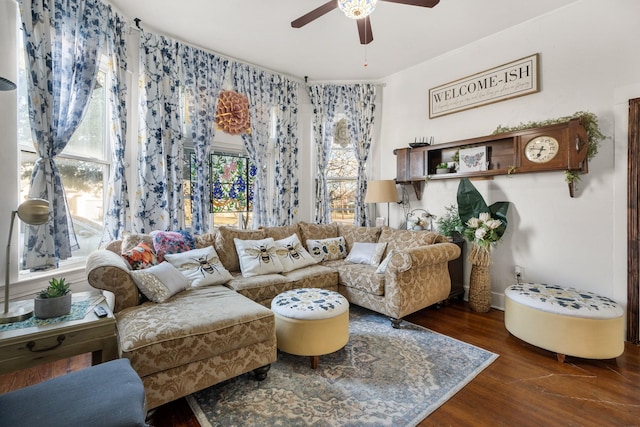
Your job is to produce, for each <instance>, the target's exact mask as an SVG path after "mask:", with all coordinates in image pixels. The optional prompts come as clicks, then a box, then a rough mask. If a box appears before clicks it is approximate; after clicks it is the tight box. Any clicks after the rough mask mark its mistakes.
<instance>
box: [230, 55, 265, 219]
mask: <svg viewBox="0 0 640 427" xmlns="http://www.w3.org/2000/svg"><path fill="white" fill-rule="evenodd" d="M232 76H233V85H234V88H235V90H236V91H238V92H240V93H242V94H244V95H247V97H248V98H249V111H250V114H251V134H250V135H247V134H246V133H245V134H242V141H243V142H244V146H245V148H246V149H247V154H248V155H249V158H250V159H251V161H252V162H253V164H254V165H256V166H257V168H258V171H257V173H256V180H255V182H254V195H253V224H252V226H253V228H257V227H259V226H269V225H271V224H270V222H269V215H268V212H269V209H268V199H267V179H268V165H267V163H266V162H265V159H268V158H269V138H270V129H271V108H272V106H273V105H274V97H273V93H274V91H273V86H274V78H275V76H274V75H273V74H271V73H268V72H266V71H264V70H260V69H257V68H254V67H251V66H249V65H246V64H241V63H237V62H234V63H233V65H232Z"/></svg>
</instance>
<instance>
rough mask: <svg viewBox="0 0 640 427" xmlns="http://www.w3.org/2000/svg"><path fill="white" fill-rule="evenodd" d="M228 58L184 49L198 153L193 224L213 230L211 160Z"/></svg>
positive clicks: (198, 228) (188, 104)
mask: <svg viewBox="0 0 640 427" xmlns="http://www.w3.org/2000/svg"><path fill="white" fill-rule="evenodd" d="M227 65H228V61H227V60H226V59H221V58H219V57H217V56H215V55H213V54H211V53H208V52H204V51H202V50H200V49H196V48H193V47H190V46H184V47H183V51H182V67H183V78H184V87H185V102H186V107H187V108H186V110H187V112H188V119H187V121H188V122H189V125H190V128H191V137H192V140H193V149H194V155H195V160H196V161H195V183H194V185H193V188H192V189H191V194H192V200H191V206H192V208H191V211H192V215H193V216H192V220H191V228H192V231H193V232H194V233H195V234H203V233H206V232H208V231H209V205H210V203H211V200H210V197H209V194H210V192H209V182H210V180H209V170H208V168H207V161H208V159H209V154H210V153H211V143H212V141H213V138H214V136H215V114H216V105H217V103H218V98H219V96H220V89H221V87H222V83H223V80H224V76H225V74H226V70H227Z"/></svg>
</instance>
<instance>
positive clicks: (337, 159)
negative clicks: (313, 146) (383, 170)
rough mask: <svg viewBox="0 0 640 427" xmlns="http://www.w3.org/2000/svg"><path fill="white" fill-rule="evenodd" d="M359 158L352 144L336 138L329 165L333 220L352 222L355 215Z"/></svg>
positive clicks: (329, 187) (328, 183) (330, 201)
mask: <svg viewBox="0 0 640 427" xmlns="http://www.w3.org/2000/svg"><path fill="white" fill-rule="evenodd" d="M357 174H358V160H357V159H356V156H355V153H354V152H353V147H352V146H351V144H349V143H348V140H347V143H345V141H344V140H340V141H338V140H334V143H333V145H332V147H331V156H330V157H329V163H328V166H327V187H328V192H329V208H330V209H331V220H332V221H337V222H348V223H352V222H353V219H354V217H355V203H356V178H357Z"/></svg>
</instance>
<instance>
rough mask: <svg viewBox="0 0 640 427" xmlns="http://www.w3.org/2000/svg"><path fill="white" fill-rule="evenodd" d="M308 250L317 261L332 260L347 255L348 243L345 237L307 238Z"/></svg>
mask: <svg viewBox="0 0 640 427" xmlns="http://www.w3.org/2000/svg"><path fill="white" fill-rule="evenodd" d="M307 250H308V251H309V253H310V254H311V256H312V257H314V258H315V259H316V261H318V262H321V261H332V260H336V259H343V258H345V257H346V256H347V244H346V243H345V240H344V237H342V236H340V237H332V238H329V239H320V240H311V239H309V240H307Z"/></svg>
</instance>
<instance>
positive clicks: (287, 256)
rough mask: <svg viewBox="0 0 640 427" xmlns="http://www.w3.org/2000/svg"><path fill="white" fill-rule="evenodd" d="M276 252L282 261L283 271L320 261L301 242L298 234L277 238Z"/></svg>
mask: <svg viewBox="0 0 640 427" xmlns="http://www.w3.org/2000/svg"><path fill="white" fill-rule="evenodd" d="M276 254H277V255H278V257H279V258H280V262H281V263H282V267H283V270H282V271H293V270H297V269H299V268H302V267H306V266H308V265H313V264H317V263H318V261H317V260H316V259H315V258H313V257H312V256H311V254H310V253H309V252H307V250H306V249H305V248H304V246H302V244H300V239H298V235H297V234H292V235H291V236H289V237H287V238H285V239H280V240H276Z"/></svg>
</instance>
